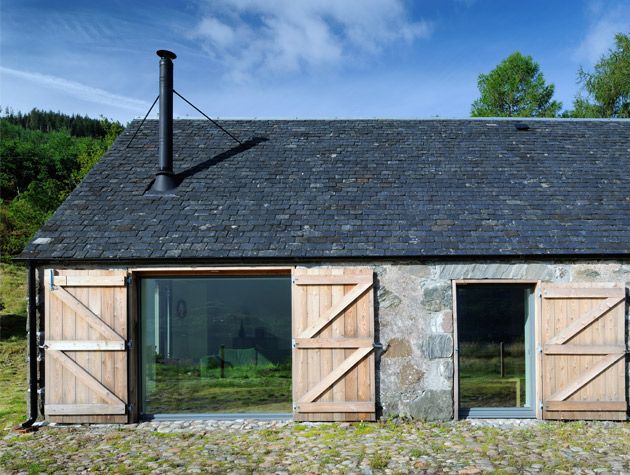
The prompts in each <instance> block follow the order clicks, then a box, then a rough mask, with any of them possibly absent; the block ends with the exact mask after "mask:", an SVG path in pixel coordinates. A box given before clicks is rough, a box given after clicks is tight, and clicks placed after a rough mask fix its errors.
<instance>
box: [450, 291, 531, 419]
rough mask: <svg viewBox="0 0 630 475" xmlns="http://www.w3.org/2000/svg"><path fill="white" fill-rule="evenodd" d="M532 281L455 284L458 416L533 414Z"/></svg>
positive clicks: (526, 415)
mask: <svg viewBox="0 0 630 475" xmlns="http://www.w3.org/2000/svg"><path fill="white" fill-rule="evenodd" d="M533 321H534V307H533V287H532V286H530V285H521V284H505V285H504V284H467V285H458V286H457V337H458V347H459V354H458V356H459V405H460V416H462V417H466V416H478V417H519V416H522V417H531V416H533V415H534V407H533V398H534V383H533V382H534V376H533V370H534V364H533V358H534V354H533V347H532V346H533V335H534V333H533Z"/></svg>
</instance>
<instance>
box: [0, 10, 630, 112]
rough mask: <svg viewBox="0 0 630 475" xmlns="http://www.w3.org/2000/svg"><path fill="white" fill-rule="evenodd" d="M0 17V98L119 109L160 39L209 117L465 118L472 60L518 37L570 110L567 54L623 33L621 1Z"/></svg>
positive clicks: (580, 56)
mask: <svg viewBox="0 0 630 475" xmlns="http://www.w3.org/2000/svg"><path fill="white" fill-rule="evenodd" d="M0 15H1V17H0V104H1V105H2V107H7V106H8V107H11V108H13V109H14V110H22V111H28V110H30V109H31V108H33V107H38V108H40V109H46V110H47V109H52V110H60V111H63V112H67V113H80V114H88V115H90V116H94V117H98V116H100V115H103V116H106V117H110V118H114V119H118V120H121V121H123V122H126V121H128V120H130V119H131V118H133V117H137V116H143V115H144V113H145V112H146V110H147V109H148V107H149V105H150V104H151V102H152V101H153V99H154V98H155V97H156V95H157V90H158V83H157V80H158V74H157V72H158V58H157V56H156V55H155V51H156V50H157V49H170V50H172V51H174V52H175V53H176V54H177V55H178V58H177V59H176V60H175V88H176V89H177V90H178V91H179V92H180V93H182V94H183V95H184V96H186V97H187V98H189V99H190V100H191V101H192V102H193V103H195V104H197V105H198V106H199V107H200V108H201V109H202V110H204V111H205V112H206V113H208V114H209V115H211V116H213V117H223V118H229V117H258V118H264V117H275V118H277V117H280V118H295V117H299V118H320V117H326V118H332V117H347V118H371V117H393V118H411V117H434V116H440V117H466V116H468V115H469V112H470V104H471V103H472V101H473V100H474V99H475V98H476V97H477V96H478V91H477V86H476V81H477V76H478V75H479V73H481V72H488V71H490V70H491V69H492V68H494V67H495V66H496V65H497V64H498V63H499V62H500V61H501V60H502V59H504V58H505V57H506V56H508V55H509V54H510V53H512V52H513V51H517V50H518V51H521V52H522V53H524V54H528V55H531V56H532V57H533V58H534V59H535V60H536V61H537V62H538V63H539V64H540V65H541V68H542V71H543V72H544V75H545V78H546V79H547V81H548V82H552V83H554V84H555V86H556V95H555V98H556V99H558V100H561V101H562V102H563V105H564V107H565V108H568V107H570V106H571V103H572V100H573V98H574V96H575V94H576V93H577V92H578V88H579V86H578V84H577V83H576V73H577V70H578V67H580V66H582V67H584V68H585V69H587V70H588V69H589V68H591V67H592V65H593V64H594V63H595V62H596V61H597V59H598V58H599V57H600V56H601V55H602V54H603V53H605V52H606V51H607V50H608V48H610V47H612V46H613V43H614V34H615V32H620V31H621V32H626V33H628V32H630V2H628V1H627V0H626V1H620V0H585V1H579V0H575V1H569V0H563V1H560V0H544V1H542V0H521V1H511V0H503V1H498V0H497V1H490V0H488V1H484V0H431V1H429V0H418V1H405V0H317V1H315V0H313V1H303V0H191V1H176V0H171V1H166V0H161V1H160V0H156V1H151V2H149V1H133V0H126V1H121V0H102V1H98V0H83V1H79V0H76V1H51V0H2V2H1V3H0ZM175 114H176V115H178V116H181V117H186V116H191V117H196V116H197V115H198V114H197V113H196V112H195V111H194V110H191V109H190V108H189V107H188V106H186V105H185V104H184V103H182V102H178V101H176V104H175Z"/></svg>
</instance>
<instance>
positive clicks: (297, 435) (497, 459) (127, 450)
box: [0, 420, 630, 474]
mask: <svg viewBox="0 0 630 475" xmlns="http://www.w3.org/2000/svg"><path fill="white" fill-rule="evenodd" d="M0 467H2V471H3V472H4V473H24V474H37V473H130V474H131V473H134V474H136V473H164V474H166V473H235V474H240V473H243V474H248V473H261V474H267V473H317V474H319V473H330V474H335V473H339V474H343V473H348V474H351V473H356V474H369V473H374V474H376V473H454V474H467V473H567V474H573V473H630V424H629V423H607V422H575V423H539V422H535V421H522V422H518V421H506V422H503V423H496V422H495V423H491V422H487V421H463V422H451V423H404V422H398V423H397V422H396V421H395V420H394V421H389V422H382V423H377V424H362V423H357V424H294V423H290V422H253V421H232V422H223V421H198V422H160V423H158V422H150V423H143V424H139V425H130V426H92V427H85V426H71V427H68V426H64V427H42V428H40V430H39V431H37V432H34V433H30V434H17V433H15V432H8V431H4V434H3V435H2V439H0Z"/></svg>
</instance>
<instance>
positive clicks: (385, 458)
mask: <svg viewBox="0 0 630 475" xmlns="http://www.w3.org/2000/svg"><path fill="white" fill-rule="evenodd" d="M391 458H392V457H391V456H390V455H389V453H386V452H376V453H374V454H372V455H371V456H370V460H369V463H370V468H373V469H375V470H382V469H384V468H385V467H387V465H388V464H389V461H390V460H391Z"/></svg>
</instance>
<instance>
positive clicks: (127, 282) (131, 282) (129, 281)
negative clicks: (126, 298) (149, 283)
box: [125, 275, 133, 286]
mask: <svg viewBox="0 0 630 475" xmlns="http://www.w3.org/2000/svg"><path fill="white" fill-rule="evenodd" d="M131 284H133V277H132V276H131V275H128V276H127V277H125V285H127V286H131Z"/></svg>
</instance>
